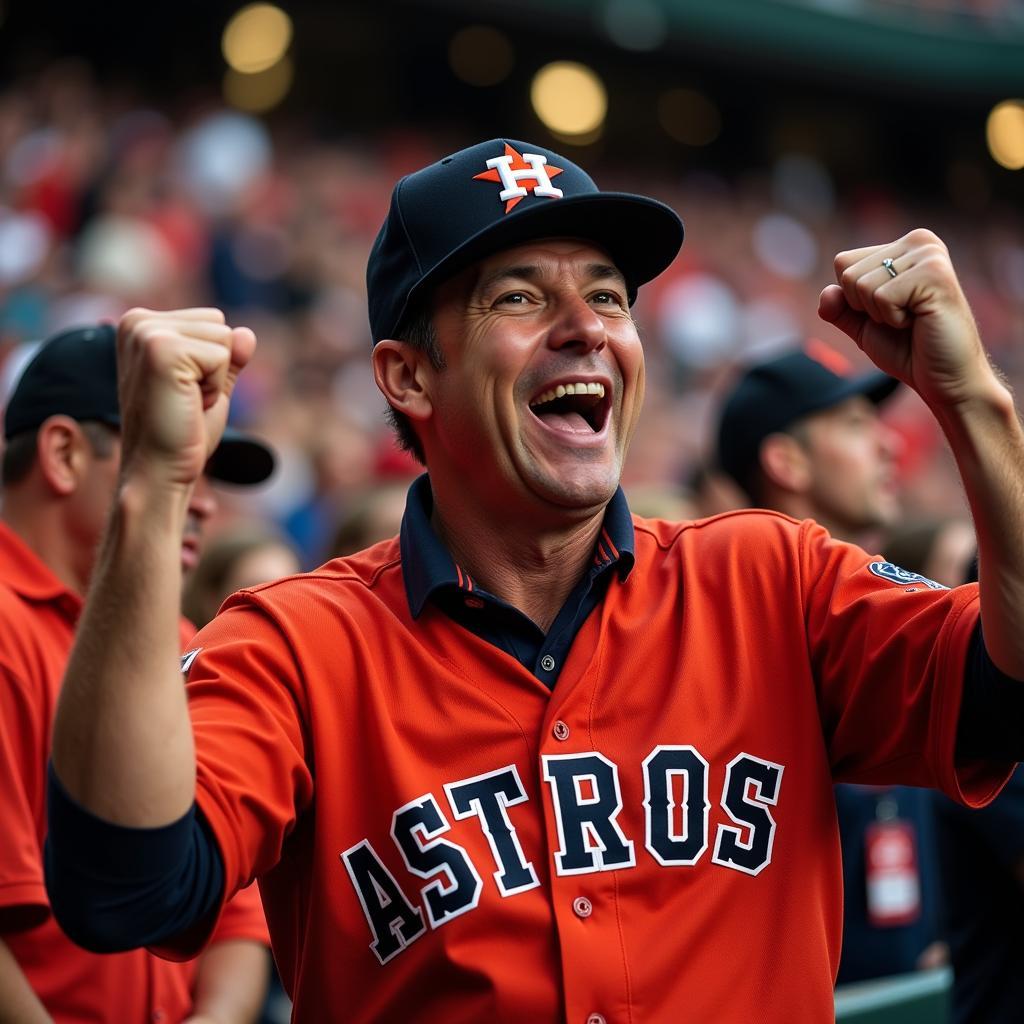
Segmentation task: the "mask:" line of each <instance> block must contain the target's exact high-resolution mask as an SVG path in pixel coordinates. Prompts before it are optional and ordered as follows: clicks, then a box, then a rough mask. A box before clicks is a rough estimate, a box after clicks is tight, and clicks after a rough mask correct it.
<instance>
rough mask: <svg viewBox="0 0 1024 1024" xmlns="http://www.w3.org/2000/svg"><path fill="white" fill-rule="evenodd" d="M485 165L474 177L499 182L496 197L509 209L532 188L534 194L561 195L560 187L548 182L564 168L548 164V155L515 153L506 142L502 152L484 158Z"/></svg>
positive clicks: (559, 197)
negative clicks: (502, 153)
mask: <svg viewBox="0 0 1024 1024" xmlns="http://www.w3.org/2000/svg"><path fill="white" fill-rule="evenodd" d="M487 167H488V169H487V170H486V171H481V172H480V174H474V175H473V180H474V181H494V182H498V183H499V184H500V185H501V186H502V189H501V192H500V193H499V194H498V198H499V199H501V200H504V202H505V212H506V213H509V212H510V211H511V210H514V209H515V208H516V206H517V205H518V204H519V203H521V202H522V201H523V200H524V199H525V198H526V197H527V196H528V195H529V194H530V193H531V192H532V193H533V194H534V195H535V196H546V197H547V198H549V199H561V198H562V190H561V189H560V188H555V187H554V185H552V184H551V179H552V178H555V177H557V176H558V175H559V174H561V173H562V171H563V170H564V168H562V167H554V166H553V165H551V164H549V163H548V161H547V157H546V156H543V155H542V154H540V153H518V152H517V151H516V150H515V149H514V148H513V147H512V146H510V145H509V144H508V143H507V142H506V143H505V154H504V156H496V157H493V158H492V159H490V160H488V161H487Z"/></svg>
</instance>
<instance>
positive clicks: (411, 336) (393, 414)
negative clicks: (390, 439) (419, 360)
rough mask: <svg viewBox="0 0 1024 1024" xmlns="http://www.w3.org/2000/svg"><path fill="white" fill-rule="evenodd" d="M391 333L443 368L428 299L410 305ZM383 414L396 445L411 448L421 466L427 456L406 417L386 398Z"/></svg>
mask: <svg viewBox="0 0 1024 1024" xmlns="http://www.w3.org/2000/svg"><path fill="white" fill-rule="evenodd" d="M395 335H396V337H397V339H398V340H399V341H402V342H404V343H405V344H406V345H410V346H411V347H412V348H414V349H417V350H418V351H420V352H423V353H424V354H425V355H426V356H427V358H428V359H429V360H430V365H431V366H433V368H434V369H435V370H443V369H444V368H445V361H444V353H443V352H442V351H441V345H440V343H439V341H438V337H437V329H436V328H435V327H434V316H433V312H432V310H431V308H430V305H429V304H428V303H426V302H423V303H419V304H418V305H417V306H416V307H415V308H414V309H412V310H411V311H410V312H409V314H408V315H407V316H406V317H405V319H404V320H403V321H402V323H401V324H399V327H398V330H397V331H396V332H395ZM386 415H387V420H388V423H390V424H391V427H392V428H393V429H394V431H395V435H396V437H397V439H398V447H399V448H401V449H402V450H403V451H407V452H412V454H413V455H414V456H415V457H416V459H417V460H418V461H419V462H420V463H422V464H423V465H424V466H425V465H426V464H427V457H426V454H425V453H424V451H423V445H422V444H420V439H419V438H418V437H417V436H416V431H415V429H414V428H413V425H412V423H411V421H410V420H409V417H408V416H406V415H405V413H403V412H399V411H398V410H397V409H396V408H395V407H394V406H393V405H391V403H390V402H389V403H388V411H387V414H386Z"/></svg>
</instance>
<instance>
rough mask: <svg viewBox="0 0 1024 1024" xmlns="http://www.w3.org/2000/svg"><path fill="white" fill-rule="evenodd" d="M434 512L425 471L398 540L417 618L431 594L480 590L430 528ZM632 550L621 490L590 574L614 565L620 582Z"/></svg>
mask: <svg viewBox="0 0 1024 1024" xmlns="http://www.w3.org/2000/svg"><path fill="white" fill-rule="evenodd" d="M433 510H434V496H433V494H432V493H431V490H430V478H429V476H428V475H427V474H426V473H424V474H423V475H422V476H421V477H418V478H417V479H416V480H415V481H414V482H413V485H412V487H410V488H409V497H408V498H407V499H406V503H405V515H404V516H403V517H402V529H401V533H400V536H399V544H400V547H401V552H402V578H403V579H404V581H405V593H406V597H407V598H408V601H409V611H410V612H412V616H413V618H419V616H420V614H421V613H422V611H423V608H424V606H425V605H426V603H427V601H428V600H429V599H430V596H431V595H432V594H433V593H434V592H435V591H437V590H439V589H440V588H448V587H456V588H457V589H459V590H463V591H465V592H466V593H472V592H474V591H475V590H477V589H478V588H477V583H476V581H475V580H474V579H473V578H472V577H471V576H470V575H469V573H467V572H466V571H465V570H464V569H463V568H462V567H461V566H460V565H458V564H457V563H456V562H455V559H453V558H452V556H451V555H450V554H449V553H448V549H447V548H446V547H445V546H444V544H443V543H442V542H441V538H440V537H438V535H437V534H436V533H435V532H434V528H433V527H432V526H431V525H430V516H431V513H432V512H433ZM633 552H634V540H633V519H632V517H631V515H630V512H629V505H628V504H627V503H626V496H625V494H623V493H622V488H621V487H619V488H618V489H617V490H616V491H615V494H613V495H612V499H611V501H609V502H608V507H607V508H606V509H605V514H604V523H603V524H602V526H601V532H600V534H599V535H598V539H597V544H596V545H595V547H594V561H593V564H592V568H591V572H592V573H593V574H594V575H595V576H596V575H600V574H601V573H602V572H604V571H605V570H606V569H608V568H610V567H611V566H613V565H614V566H615V567H616V568H617V569H618V573H619V578H620V579H623V580H624V579H625V578H626V577H627V576H628V575H629V574H630V572H631V570H632V568H633V561H634V553H633Z"/></svg>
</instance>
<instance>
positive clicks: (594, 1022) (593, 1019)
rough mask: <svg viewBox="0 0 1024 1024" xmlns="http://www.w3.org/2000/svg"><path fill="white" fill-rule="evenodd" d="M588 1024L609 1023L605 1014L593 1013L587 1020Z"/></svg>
mask: <svg viewBox="0 0 1024 1024" xmlns="http://www.w3.org/2000/svg"><path fill="white" fill-rule="evenodd" d="M587 1024H608V1022H607V1021H606V1020H605V1019H604V1014H603V1013H592V1014H591V1015H590V1016H589V1017H588V1018H587Z"/></svg>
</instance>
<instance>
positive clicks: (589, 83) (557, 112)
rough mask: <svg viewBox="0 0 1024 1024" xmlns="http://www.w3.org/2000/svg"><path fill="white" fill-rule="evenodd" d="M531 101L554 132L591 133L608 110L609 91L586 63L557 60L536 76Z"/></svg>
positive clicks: (545, 124) (560, 133) (549, 128)
mask: <svg viewBox="0 0 1024 1024" xmlns="http://www.w3.org/2000/svg"><path fill="white" fill-rule="evenodd" d="M530 100H531V102H532V103H533V109H534V112H535V113H536V114H537V117H539V118H540V120H541V122H542V123H543V124H544V126H545V127H546V128H547V129H548V130H549V131H551V132H554V133H555V134H557V135H559V136H561V137H565V136H591V135H593V133H594V132H595V131H597V130H599V129H600V127H601V125H602V123H603V122H604V119H605V115H606V114H607V112H608V92H607V90H606V89H605V87H604V83H603V82H602V81H601V79H600V78H598V76H597V75H596V74H595V73H594V72H593V71H592V70H591V69H590V68H588V67H587V66H586V65H585V64H577V63H576V62H574V61H567V60H563V61H556V62H554V63H553V64H548V65H546V66H545V67H542V68H541V69H540V71H538V72H537V74H536V75H534V77H533V83H532V85H531V86H530Z"/></svg>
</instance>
